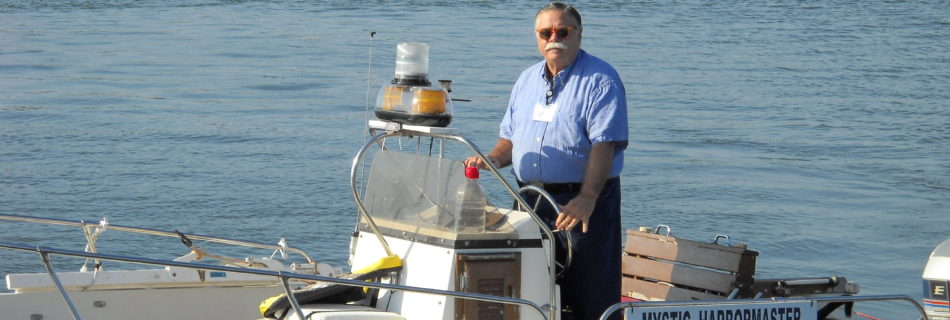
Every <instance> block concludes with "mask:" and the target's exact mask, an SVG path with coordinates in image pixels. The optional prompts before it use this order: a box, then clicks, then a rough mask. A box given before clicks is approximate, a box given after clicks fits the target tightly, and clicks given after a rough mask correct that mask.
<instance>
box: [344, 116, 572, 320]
mask: <svg viewBox="0 0 950 320" xmlns="http://www.w3.org/2000/svg"><path fill="white" fill-rule="evenodd" d="M369 130H370V133H371V134H374V133H375V131H384V133H380V134H377V135H375V136H373V137H372V138H370V140H369V141H367V142H366V144H364V145H363V147H362V148H361V149H360V150H359V152H357V154H356V156H354V157H353V164H352V167H351V168H350V188H351V190H352V192H353V199H354V201H355V202H356V207H357V209H358V211H359V214H360V215H361V216H362V217H363V218H364V219H366V221H367V224H368V225H369V227H370V229H371V230H372V231H373V233H374V234H375V235H376V238H377V240H378V241H379V242H380V245H382V246H383V249H384V250H385V251H386V254H387V255H392V251H391V250H390V248H389V244H388V243H387V242H386V240H385V239H384V238H383V235H382V232H380V231H379V228H378V227H377V226H376V223H375V222H374V221H373V219H372V217H370V215H369V213H368V211H367V210H366V207H365V206H364V205H363V201H362V200H361V199H360V195H359V192H358V190H357V189H356V172H357V169H358V168H359V164H360V162H361V160H362V157H363V154H364V153H365V152H366V150H368V149H369V147H370V146H371V145H373V144H376V143H378V141H380V140H382V139H385V138H388V137H400V136H418V137H430V138H438V139H441V140H443V141H444V140H445V139H450V140H455V141H457V142H460V143H461V144H463V145H465V146H468V147H469V149H471V151H472V152H474V153H475V154H476V155H478V157H480V158H481V159H482V161H484V162H485V163H488V164H489V165H488V168H489V171H490V172H491V173H492V174H493V175H494V176H495V178H496V179H498V181H500V182H501V184H502V186H504V187H505V189H506V190H507V191H508V193H509V194H511V195H512V197H513V198H514V199H515V201H516V202H517V204H518V205H519V206H520V207H521V208H524V209H525V212H527V213H528V215H529V216H530V217H531V219H533V220H534V222H535V223H536V224H537V225H538V227H539V228H540V230H541V231H542V233H543V234H544V235H545V237H547V238H548V239H550V240H551V246H550V247H549V249H550V250H549V251H550V252H549V257H550V259H549V261H548V266H549V268H550V270H551V273H552V274H554V273H556V272H557V267H556V264H557V261H556V257H555V248H554V246H555V244H554V242H555V238H554V233H553V232H552V231H551V228H549V227H548V226H547V223H545V222H544V220H542V219H541V217H539V216H538V215H537V214H536V213H535V212H534V209H532V208H531V207H530V206H528V204H527V203H526V202H525V201H524V199H523V198H522V197H521V195H520V194H518V192H517V191H516V190H515V189H514V188H513V187H512V186H511V185H510V184H508V182H507V181H506V180H505V178H504V177H502V176H501V173H499V172H498V169H497V168H495V166H494V165H493V164H491V161H488V159H487V158H485V155H484V154H483V153H482V151H481V150H479V149H478V147H477V146H475V144H473V143H472V142H471V141H469V140H468V139H466V138H465V137H462V136H458V135H454V134H446V133H437V132H423V131H415V130H405V129H403V126H402V125H399V124H394V126H393V127H392V128H386V129H378V128H370V129H369ZM556 288H557V287H556V284H555V279H554V277H553V276H552V277H551V280H550V283H549V289H550V292H551V293H552V294H551V304H550V308H549V312H550V313H551V319H555V318H557V312H558V311H559V310H558V308H557V305H558V303H557V302H558V301H557V296H558V295H557V294H555V292H556Z"/></svg>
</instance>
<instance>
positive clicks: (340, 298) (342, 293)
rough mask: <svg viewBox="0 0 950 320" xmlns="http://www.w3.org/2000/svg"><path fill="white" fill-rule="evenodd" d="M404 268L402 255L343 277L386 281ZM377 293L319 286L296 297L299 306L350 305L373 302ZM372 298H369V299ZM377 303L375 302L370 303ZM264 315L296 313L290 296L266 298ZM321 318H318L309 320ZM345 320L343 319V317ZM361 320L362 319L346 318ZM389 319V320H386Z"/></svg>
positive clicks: (358, 289)
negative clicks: (384, 278)
mask: <svg viewBox="0 0 950 320" xmlns="http://www.w3.org/2000/svg"><path fill="white" fill-rule="evenodd" d="M401 269H402V260H401V259H400V258H399V256H395V255H393V256H387V257H383V258H381V259H379V260H378V261H376V262H375V263H373V264H371V265H369V266H366V267H364V268H361V269H359V270H356V271H354V272H352V273H350V274H346V275H343V278H346V279H350V280H367V281H368V280H374V279H379V278H382V277H383V276H386V275H388V274H390V273H391V272H396V271H399V270H401ZM375 292H376V290H366V289H364V288H363V287H354V286H348V285H342V284H326V283H318V284H314V285H309V286H306V287H303V288H299V289H294V290H293V295H294V298H296V299H297V303H299V304H300V305H301V306H302V305H304V304H307V303H310V304H313V303H321V304H344V305H346V304H348V303H354V302H360V301H366V300H372V299H373V298H374V297H375V294H373V293H375ZM367 298H369V299H367ZM368 304H373V303H368ZM259 308H260V311H261V315H262V316H264V317H267V318H279V319H282V318H284V316H285V315H286V314H288V313H293V312H292V310H290V309H291V305H290V300H289V299H288V298H287V295H286V294H283V293H282V294H279V295H276V296H273V297H270V298H267V299H265V300H264V301H262V302H261V305H260V306H259ZM308 319H318V318H308ZM319 319H337V318H319ZM340 319H343V318H340ZM346 319H359V318H346ZM386 319H389V318H386Z"/></svg>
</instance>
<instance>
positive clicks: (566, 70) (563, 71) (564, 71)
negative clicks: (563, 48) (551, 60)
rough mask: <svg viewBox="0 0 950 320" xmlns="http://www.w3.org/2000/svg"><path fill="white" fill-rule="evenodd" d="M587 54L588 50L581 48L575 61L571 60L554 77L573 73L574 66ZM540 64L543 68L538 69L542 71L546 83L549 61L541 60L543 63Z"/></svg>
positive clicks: (542, 77)
mask: <svg viewBox="0 0 950 320" xmlns="http://www.w3.org/2000/svg"><path fill="white" fill-rule="evenodd" d="M586 55H587V52H585V51H584V49H580V50H579V51H578V52H577V56H576V57H574V61H573V62H571V64H569V65H567V67H566V68H564V69H561V71H560V72H558V73H557V74H556V75H554V77H555V78H563V77H566V76H567V75H569V74H571V71H573V69H574V66H576V65H577V64H578V62H579V61H581V59H583V58H584V56H586ZM540 65H541V68H540V69H539V70H538V71H539V72H540V75H541V79H542V80H544V82H545V83H546V82H548V77H547V70H548V63H547V61H541V64H540Z"/></svg>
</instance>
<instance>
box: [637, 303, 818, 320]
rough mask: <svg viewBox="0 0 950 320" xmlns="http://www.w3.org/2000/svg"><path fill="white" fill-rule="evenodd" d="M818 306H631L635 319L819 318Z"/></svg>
mask: <svg viewBox="0 0 950 320" xmlns="http://www.w3.org/2000/svg"><path fill="white" fill-rule="evenodd" d="M817 316H818V308H817V307H816V306H815V305H814V304H813V303H811V302H770V303H748V304H724V305H690V306H681V307H642V308H635V309H631V310H630V311H629V312H628V313H627V319H631V320H815V319H817Z"/></svg>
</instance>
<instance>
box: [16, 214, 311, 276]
mask: <svg viewBox="0 0 950 320" xmlns="http://www.w3.org/2000/svg"><path fill="white" fill-rule="evenodd" d="M0 220H7V221H19V222H32V223H41V224H52V225H62V226H74V227H80V228H82V229H83V232H84V233H85V234H86V242H87V243H86V251H88V252H93V253H94V252H96V250H95V248H96V237H98V235H99V234H100V233H102V232H104V231H106V230H115V231H123V232H131V233H141V234H148V235H155V236H165V237H173V238H179V237H180V235H179V234H178V233H177V232H173V231H162V230H157V229H148V228H138V227H129V226H122V225H115V224H111V223H109V222H108V220H107V219H105V218H103V219H102V221H98V222H95V223H90V222H86V221H84V220H65V219H55V218H44V217H31V216H21V215H13V214H0ZM93 229H95V230H94V231H93ZM183 235H184V236H186V237H188V239H191V240H200V241H207V242H215V243H222V244H228V245H234V246H243V247H250V248H258V249H268V250H275V252H277V251H279V252H281V253H282V256H283V253H284V252H293V253H296V254H299V255H301V256H303V257H304V258H305V259H307V263H310V264H314V263H315V262H314V260H313V258H312V257H310V255H309V254H307V252H305V251H303V250H302V249H299V248H294V247H288V246H287V245H286V241H284V239H281V241H280V242H279V243H278V244H276V245H274V244H268V243H261V242H253V241H245V240H235V239H227V238H220V237H211V236H203V235H198V234H187V233H184V234H183Z"/></svg>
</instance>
